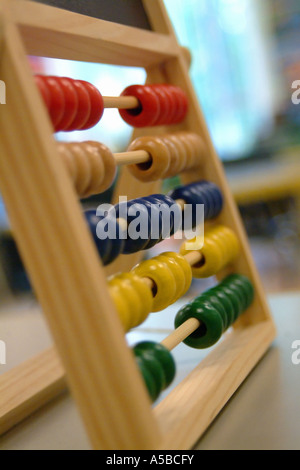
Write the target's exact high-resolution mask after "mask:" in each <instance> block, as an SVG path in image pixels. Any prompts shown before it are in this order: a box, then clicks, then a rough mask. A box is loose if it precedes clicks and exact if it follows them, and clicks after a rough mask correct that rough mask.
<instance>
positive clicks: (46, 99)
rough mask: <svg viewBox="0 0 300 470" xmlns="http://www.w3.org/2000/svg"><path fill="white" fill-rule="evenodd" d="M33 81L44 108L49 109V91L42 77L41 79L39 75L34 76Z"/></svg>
mask: <svg viewBox="0 0 300 470" xmlns="http://www.w3.org/2000/svg"><path fill="white" fill-rule="evenodd" d="M34 80H35V84H36V86H37V87H38V89H39V90H40V93H41V95H42V98H43V100H44V103H45V105H46V107H47V108H48V109H49V108H50V103H51V95H50V91H49V89H48V87H47V85H46V83H45V81H44V80H43V77H41V76H40V75H35V77H34Z"/></svg>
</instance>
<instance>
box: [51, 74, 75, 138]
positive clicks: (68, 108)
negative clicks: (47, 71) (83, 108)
mask: <svg viewBox="0 0 300 470" xmlns="http://www.w3.org/2000/svg"><path fill="white" fill-rule="evenodd" d="M56 80H57V81H58V83H59V85H60V87H61V89H62V91H63V94H64V99H65V108H64V113H63V116H62V119H61V120H60V122H59V123H58V124H57V126H56V130H57V131H64V130H66V129H67V128H68V127H69V126H70V124H71V123H72V121H73V120H74V118H75V116H76V112H77V109H78V98H77V94H76V91H75V89H74V87H73V85H72V83H71V81H70V80H68V79H67V78H64V77H56Z"/></svg>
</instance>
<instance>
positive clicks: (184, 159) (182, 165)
mask: <svg viewBox="0 0 300 470" xmlns="http://www.w3.org/2000/svg"><path fill="white" fill-rule="evenodd" d="M168 139H169V140H170V141H171V142H173V143H174V144H175V145H176V147H177V149H178V151H179V156H180V158H179V168H178V174H179V173H181V172H182V171H184V169H185V167H186V162H187V153H186V150H185V145H184V144H183V142H182V141H181V139H180V138H178V136H177V134H170V135H169V136H168Z"/></svg>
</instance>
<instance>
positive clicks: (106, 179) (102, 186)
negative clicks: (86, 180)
mask: <svg viewBox="0 0 300 470" xmlns="http://www.w3.org/2000/svg"><path fill="white" fill-rule="evenodd" d="M86 145H88V146H89V147H92V148H93V150H94V152H95V154H96V155H97V157H98V158H97V164H96V165H93V166H92V180H91V185H92V188H93V193H94V194H95V193H101V192H103V191H105V190H106V189H108V188H109V187H110V186H111V185H112V183H113V182H114V179H115V176H116V173H117V164H116V160H115V158H114V156H113V153H112V152H111V151H110V149H109V148H108V147H107V146H106V145H104V144H102V143H100V142H95V141H90V140H89V141H86ZM93 161H94V160H93ZM100 161H101V163H100ZM91 163H92V164H93V162H91ZM95 167H97V168H95ZM102 167H104V169H103V173H102V174H101V172H102ZM92 188H90V189H91V191H92Z"/></svg>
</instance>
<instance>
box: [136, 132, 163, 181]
mask: <svg viewBox="0 0 300 470" xmlns="http://www.w3.org/2000/svg"><path fill="white" fill-rule="evenodd" d="M132 150H145V151H146V152H148V153H149V155H150V159H149V162H146V163H141V164H134V165H128V167H127V168H128V169H129V171H130V173H131V174H132V175H133V176H135V177H136V178H137V179H138V180H140V181H144V182H150V181H157V180H159V179H164V178H165V175H166V173H167V171H168V170H169V167H170V163H171V155H170V152H169V149H168V147H167V146H166V145H165V143H164V142H163V140H162V139H160V138H159V137H155V136H153V137H151V136H149V137H148V136H144V137H139V138H138V139H136V140H134V141H133V142H132V143H131V144H130V146H129V147H128V151H132Z"/></svg>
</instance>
